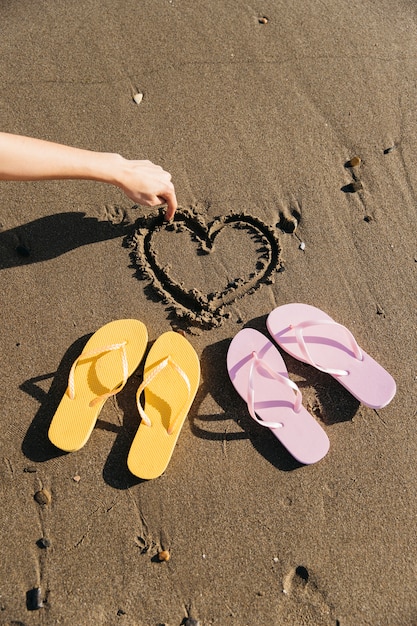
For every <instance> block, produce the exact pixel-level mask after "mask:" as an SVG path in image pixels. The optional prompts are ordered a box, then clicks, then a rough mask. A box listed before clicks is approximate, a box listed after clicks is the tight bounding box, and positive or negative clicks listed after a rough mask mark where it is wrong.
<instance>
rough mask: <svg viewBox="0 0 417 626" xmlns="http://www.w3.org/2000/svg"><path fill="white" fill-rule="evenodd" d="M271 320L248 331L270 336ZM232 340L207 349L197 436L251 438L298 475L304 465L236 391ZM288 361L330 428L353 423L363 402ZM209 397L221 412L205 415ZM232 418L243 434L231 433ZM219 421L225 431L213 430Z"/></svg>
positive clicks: (271, 459)
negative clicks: (229, 359) (231, 367)
mask: <svg viewBox="0 0 417 626" xmlns="http://www.w3.org/2000/svg"><path fill="white" fill-rule="evenodd" d="M265 322H266V316H262V317H258V318H254V319H253V320H251V321H250V322H248V323H247V324H245V327H250V328H255V329H256V330H259V331H260V332H262V333H263V334H265V335H266V336H268V333H267V331H266V324H265ZM230 341H231V339H225V340H222V341H220V342H218V343H215V344H213V345H210V346H207V348H205V349H204V351H203V354H202V358H201V364H202V378H203V380H204V383H203V385H202V386H201V387H200V390H199V393H198V394H197V398H196V400H195V403H194V405H193V416H192V417H191V418H190V419H191V428H192V432H193V433H194V434H195V435H196V436H197V437H202V438H204V439H207V440H211V441H224V440H227V441H228V442H229V441H239V440H242V439H250V441H251V443H252V445H253V446H254V448H255V449H256V450H257V451H258V452H259V453H260V454H261V455H262V456H264V458H265V459H266V460H267V461H268V462H269V463H271V464H272V465H274V466H275V467H276V468H278V469H280V470H282V471H292V470H295V469H298V468H300V467H303V465H302V464H301V463H299V462H298V461H297V460H296V459H294V458H293V457H292V456H291V454H290V453H289V452H288V451H287V450H286V448H285V447H284V446H283V445H282V444H281V443H280V442H279V441H278V439H277V438H276V437H275V436H274V435H273V434H272V433H271V431H270V430H269V429H267V428H264V427H262V426H260V425H259V424H257V423H256V422H254V421H253V420H252V418H251V417H250V415H249V412H248V409H247V406H246V403H245V402H244V401H243V400H242V398H241V397H240V396H239V394H238V393H237V392H236V390H235V389H234V387H233V385H232V382H231V381H230V378H229V374H228V371H227V365H226V357H227V350H228V348H229V345H230ZM277 349H279V348H278V347H277ZM283 358H284V361H285V363H286V365H287V368H288V371H289V374H290V378H293V377H294V376H296V377H300V378H302V382H298V383H297V384H298V386H299V387H300V389H301V391H302V390H303V388H305V387H313V389H314V395H315V397H316V402H315V403H314V405H313V406H311V407H310V406H308V407H307V408H308V410H309V411H310V412H311V413H312V414H313V415H314V416H315V418H316V419H317V421H318V422H319V423H321V424H322V426H324V427H325V429H326V430H327V427H330V426H331V425H332V424H335V423H338V422H343V421H349V420H351V419H352V417H353V416H354V415H355V414H356V412H357V410H358V407H359V402H358V401H357V400H356V399H355V398H353V397H352V396H351V394H349V392H348V391H347V390H346V389H344V388H343V387H342V386H341V385H340V384H339V383H338V382H337V381H336V380H335V379H334V378H332V377H331V376H329V375H328V374H324V373H322V372H319V371H318V370H316V369H315V368H313V367H311V366H309V365H305V364H304V363H301V362H299V361H297V360H296V359H294V358H292V357H290V356H289V355H288V354H287V353H283ZM207 395H210V396H211V397H212V398H213V400H214V401H215V402H216V403H217V404H218V406H219V407H220V408H221V410H222V412H221V413H218V414H214V415H205V414H200V412H199V407H200V406H201V404H202V403H203V401H204V399H205V397H206V396H207ZM304 405H305V403H304ZM305 406H306V405H305ZM228 420H234V421H235V422H237V423H238V424H239V425H240V426H241V428H242V431H241V432H225V428H224V426H223V424H225V423H226V422H227V421H228ZM204 423H206V424H207V428H205V427H204ZM213 423H215V424H218V425H219V428H215V429H214V430H213V429H212V428H210V427H209V424H213Z"/></svg>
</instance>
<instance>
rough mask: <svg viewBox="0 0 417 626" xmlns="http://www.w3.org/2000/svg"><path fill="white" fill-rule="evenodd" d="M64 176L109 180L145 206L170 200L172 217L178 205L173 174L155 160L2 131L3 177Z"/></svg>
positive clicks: (0, 162)
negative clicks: (97, 150)
mask: <svg viewBox="0 0 417 626" xmlns="http://www.w3.org/2000/svg"><path fill="white" fill-rule="evenodd" d="M62 179H83V180H95V181H99V182H103V183H109V184H111V185H115V186H116V187H119V188H120V189H122V190H123V192H124V193H125V194H126V195H127V196H128V198H130V199H131V200H133V202H136V203H138V204H141V205H144V206H156V205H158V204H165V203H166V204H167V210H166V214H165V217H166V219H168V220H170V219H172V217H173V216H174V213H175V211H176V209H177V199H176V196H175V189H174V185H173V184H172V182H171V175H170V174H169V173H168V172H166V171H165V170H163V169H162V167H160V166H159V165H155V164H154V163H152V162H151V161H141V160H129V159H125V158H124V157H122V156H121V155H120V154H113V153H107V152H94V151H92V150H84V149H81V148H73V147H71V146H65V145H62V144H57V143H53V142H50V141H45V140H43V139H35V138H32V137H24V136H21V135H12V134H10V133H2V132H0V180H16V181H17V180H27V181H29V180H32V181H34V180H62Z"/></svg>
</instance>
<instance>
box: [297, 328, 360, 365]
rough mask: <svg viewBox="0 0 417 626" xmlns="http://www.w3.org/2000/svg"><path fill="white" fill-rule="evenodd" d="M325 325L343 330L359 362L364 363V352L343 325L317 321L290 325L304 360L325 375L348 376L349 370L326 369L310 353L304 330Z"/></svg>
mask: <svg viewBox="0 0 417 626" xmlns="http://www.w3.org/2000/svg"><path fill="white" fill-rule="evenodd" d="M323 325H327V326H338V327H339V328H341V329H343V331H344V332H345V334H346V337H347V339H348V340H349V345H350V348H351V350H352V352H353V354H354V356H355V358H356V359H358V361H363V354H362V350H361V349H360V347H359V346H358V344H357V342H356V339H355V337H354V336H353V335H352V333H351V332H350V330H348V329H347V328H346V326H343V325H342V324H338V323H337V322H334V321H333V320H317V321H315V320H306V321H304V322H300V323H299V324H295V325H293V324H290V328H291V329H292V330H294V332H295V338H296V339H297V343H298V346H299V348H300V350H301V352H302V354H303V357H304V359H305V360H306V361H307V362H308V363H309V365H313V367H315V368H316V369H318V370H320V371H321V372H324V373H325V374H331V375H332V376H347V375H348V374H349V372H348V371H347V370H339V369H334V368H331V367H324V366H323V365H319V364H318V363H316V362H315V361H314V359H313V358H312V356H311V354H310V351H309V349H308V347H307V344H306V342H305V339H304V335H303V330H304V329H305V328H310V327H311V326H323Z"/></svg>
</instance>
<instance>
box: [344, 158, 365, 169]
mask: <svg viewBox="0 0 417 626" xmlns="http://www.w3.org/2000/svg"><path fill="white" fill-rule="evenodd" d="M361 163H362V159H361V158H360V157H359V156H354V157H352V158H351V159H350V161H348V162H347V163H346V167H359V165H360V164H361Z"/></svg>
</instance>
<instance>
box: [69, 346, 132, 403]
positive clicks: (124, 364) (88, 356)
mask: <svg viewBox="0 0 417 626" xmlns="http://www.w3.org/2000/svg"><path fill="white" fill-rule="evenodd" d="M126 344H127V342H126V341H123V343H114V344H112V345H110V346H104V347H102V348H98V349H97V350H92V351H91V352H84V353H82V354H80V356H79V357H78V359H76V360H75V361H74V363H73V364H72V367H71V371H70V373H69V378H68V395H69V397H70V398H71V400H74V398H75V368H76V367H77V365H78V363H79V362H80V361H85V360H87V359H92V358H94V357H95V356H99V355H100V354H105V353H106V352H112V351H115V350H121V351H122V368H123V380H122V382H121V383H120V385H117V387H115V388H114V389H112V390H111V391H109V392H108V393H104V394H103V395H101V396H98V397H97V398H94V400H91V402H90V404H89V406H90V407H92V406H94V405H95V404H97V403H98V402H102V401H103V400H106V399H107V398H110V396H114V395H115V394H116V393H118V392H119V391H121V390H122V389H123V387H124V386H125V384H126V382H127V379H128V372H129V370H128V363H127V354H126Z"/></svg>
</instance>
